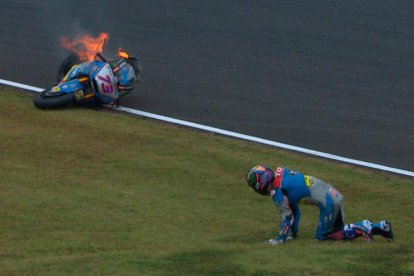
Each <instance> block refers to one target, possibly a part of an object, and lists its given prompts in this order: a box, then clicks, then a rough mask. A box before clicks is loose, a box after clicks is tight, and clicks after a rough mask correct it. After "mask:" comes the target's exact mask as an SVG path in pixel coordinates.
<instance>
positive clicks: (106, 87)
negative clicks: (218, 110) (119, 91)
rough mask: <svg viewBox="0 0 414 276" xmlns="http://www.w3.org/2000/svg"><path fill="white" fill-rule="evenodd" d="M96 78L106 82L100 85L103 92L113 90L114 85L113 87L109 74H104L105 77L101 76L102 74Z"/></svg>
mask: <svg viewBox="0 0 414 276" xmlns="http://www.w3.org/2000/svg"><path fill="white" fill-rule="evenodd" d="M98 78H99V79H100V80H101V81H103V82H105V83H107V84H103V83H102V84H101V86H102V90H103V91H104V92H105V93H112V92H114V87H113V85H112V82H111V78H110V77H109V75H106V76H105V78H104V77H102V76H98Z"/></svg>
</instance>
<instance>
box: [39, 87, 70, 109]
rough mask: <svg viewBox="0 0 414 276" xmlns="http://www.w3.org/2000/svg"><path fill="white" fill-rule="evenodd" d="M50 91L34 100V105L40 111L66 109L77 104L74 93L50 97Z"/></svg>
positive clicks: (44, 92)
mask: <svg viewBox="0 0 414 276" xmlns="http://www.w3.org/2000/svg"><path fill="white" fill-rule="evenodd" d="M49 90H50V89H46V90H45V91H43V92H41V93H40V94H39V95H37V96H36V97H35V98H34V99H33V104H34V105H35V106H36V107H37V108H40V109H51V108H59V107H66V106H69V105H71V104H73V103H75V95H74V92H72V93H69V94H61V95H57V96H49V95H47V94H46V93H47V92H49Z"/></svg>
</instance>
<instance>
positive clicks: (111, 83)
mask: <svg viewBox="0 0 414 276" xmlns="http://www.w3.org/2000/svg"><path fill="white" fill-rule="evenodd" d="M95 84H96V87H95V89H96V90H97V92H98V93H99V94H101V95H102V96H104V97H108V98H111V99H118V96H119V93H118V88H117V86H116V79H115V77H114V74H113V72H112V69H111V67H110V66H109V64H108V63H106V64H105V65H104V66H103V67H102V68H101V70H100V71H99V72H98V74H97V75H96V76H95Z"/></svg>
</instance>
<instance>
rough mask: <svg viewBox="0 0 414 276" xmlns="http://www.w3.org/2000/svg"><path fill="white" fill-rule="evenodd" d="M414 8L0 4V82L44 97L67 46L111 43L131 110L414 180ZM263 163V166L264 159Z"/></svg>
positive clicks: (383, 4) (403, 4)
mask: <svg viewBox="0 0 414 276" xmlns="http://www.w3.org/2000/svg"><path fill="white" fill-rule="evenodd" d="M413 14H414V2H412V1H386V0H377V1H361V0H358V1H354V0H350V1H319V0H315V1H306V0H302V1H294V0H291V1H273V0H272V1H266V0H257V1H241V0H239V1H236V0H226V1H190V0H186V1H183V0H181V1H168V0H165V1H160V0H148V1H116V2H115V1H105V2H103V1H101V2H97V1H46V0H39V1H28V0H21V1H16V0H15V1H11V0H0V30H1V35H0V60H1V62H0V78H2V79H7V80H11V81H16V82H22V83H26V84H30V85H34V86H38V87H47V86H49V85H50V84H51V83H53V82H54V81H55V77H56V70H57V67H58V66H59V63H60V62H61V60H62V59H63V58H64V57H65V55H66V54H67V52H66V51H65V50H64V49H63V48H62V47H60V45H59V38H60V36H61V35H66V36H75V35H76V34H79V33H85V32H86V33H90V34H92V35H98V34H99V33H100V32H108V33H109V35H110V41H109V44H108V45H107V48H106V49H107V51H106V53H107V54H108V53H111V52H113V51H114V50H115V49H116V48H118V47H123V48H125V49H127V50H129V51H130V52H132V53H137V54H138V55H139V57H140V58H141V61H142V64H143V66H144V70H145V72H144V82H143V83H142V85H141V86H140V87H139V88H138V89H136V91H135V92H137V93H135V94H134V95H130V96H128V98H127V99H125V101H123V102H122V105H125V106H128V107H132V108H136V109H140V110H144V111H147V112H151V113H155V114H161V115H165V116H169V117H174V118H178V119H182V120H187V121H191V122H196V123H199V124H204V125H209V126H214V127H217V128H221V129H227V130H229V131H235V132H238V133H243V134H247V135H252V136H256V137H261V138H265V139H269V140H273V141H278V142H283V143H288V144H293V145H296V146H300V147H305V148H310V149H313V150H318V151H323V152H328V153H332V154H336V155H340V156H345V157H349V158H353V159H358V160H363V161H367V162H373V163H377V164H381V165H386V166H390V167H396V168H400V169H406V170H410V171H414V142H413V141H414V96H413V95H414V94H413V92H412V89H413V87H414V77H413V76H414V63H413V60H414V28H413V26H414V17H413ZM258 161H259V160H258Z"/></svg>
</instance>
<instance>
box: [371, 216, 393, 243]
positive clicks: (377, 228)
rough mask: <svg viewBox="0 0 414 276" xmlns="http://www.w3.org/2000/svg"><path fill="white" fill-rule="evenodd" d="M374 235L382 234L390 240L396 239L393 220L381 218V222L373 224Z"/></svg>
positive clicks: (372, 232) (372, 231)
mask: <svg viewBox="0 0 414 276" xmlns="http://www.w3.org/2000/svg"><path fill="white" fill-rule="evenodd" d="M371 234H372V235H381V236H383V237H384V238H385V239H386V240H387V241H388V242H392V241H394V233H393V231H392V226H391V222H389V221H386V220H381V221H380V222H379V223H373V224H372V230H371Z"/></svg>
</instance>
